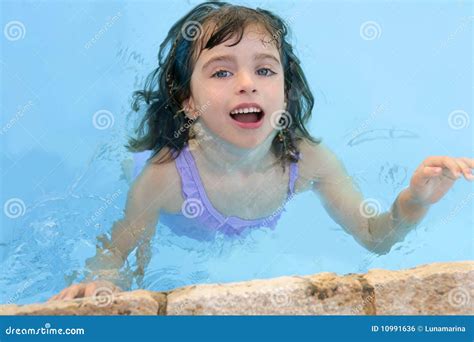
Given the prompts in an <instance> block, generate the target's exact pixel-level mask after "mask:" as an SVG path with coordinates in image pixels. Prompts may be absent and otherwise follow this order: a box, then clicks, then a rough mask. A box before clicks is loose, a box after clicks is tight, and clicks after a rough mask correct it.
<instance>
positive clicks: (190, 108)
mask: <svg viewBox="0 0 474 342" xmlns="http://www.w3.org/2000/svg"><path fill="white" fill-rule="evenodd" d="M182 106H183V111H184V114H185V115H186V116H187V117H188V118H189V119H194V112H195V111H196V110H195V107H194V99H193V97H192V96H190V97H189V98H187V99H186V100H184V101H183V103H182Z"/></svg>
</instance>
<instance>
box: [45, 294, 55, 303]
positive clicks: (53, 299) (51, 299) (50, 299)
mask: <svg viewBox="0 0 474 342" xmlns="http://www.w3.org/2000/svg"><path fill="white" fill-rule="evenodd" d="M57 298H58V295H54V296H52V297H51V298H49V299H48V300H47V301H48V302H52V301H55V300H57Z"/></svg>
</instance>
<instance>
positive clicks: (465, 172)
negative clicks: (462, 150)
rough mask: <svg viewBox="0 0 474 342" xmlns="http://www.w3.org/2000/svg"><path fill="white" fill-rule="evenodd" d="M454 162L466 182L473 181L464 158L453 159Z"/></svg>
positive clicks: (469, 168)
mask: <svg viewBox="0 0 474 342" xmlns="http://www.w3.org/2000/svg"><path fill="white" fill-rule="evenodd" d="M454 162H455V163H456V164H458V166H459V168H460V169H461V172H462V174H463V175H464V178H465V179H466V180H468V181H472V180H473V179H474V175H473V174H472V173H471V167H470V166H469V164H468V161H466V160H465V159H464V158H455V159H454Z"/></svg>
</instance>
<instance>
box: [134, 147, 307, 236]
mask: <svg viewBox="0 0 474 342" xmlns="http://www.w3.org/2000/svg"><path fill="white" fill-rule="evenodd" d="M150 155H151V151H143V152H140V153H135V154H134V161H135V167H134V173H133V176H134V178H135V177H136V176H137V175H138V174H139V173H140V172H141V170H142V169H143V167H144V166H145V164H146V161H147V159H148V158H149V157H150ZM175 162H176V168H177V170H178V173H179V175H180V177H181V185H182V191H183V197H184V199H185V200H184V203H183V205H182V208H181V212H180V213H176V214H172V213H167V212H165V211H162V212H160V219H159V220H160V222H162V223H163V224H165V225H166V226H167V227H169V228H170V229H172V230H173V231H174V232H175V233H177V234H179V235H187V236H190V237H193V238H196V239H200V240H202V239H205V240H208V239H211V238H212V236H214V234H215V233H216V232H217V231H220V232H222V233H224V234H226V235H235V234H240V233H241V232H242V231H244V230H245V229H247V228H257V227H269V228H271V229H275V226H276V224H277V222H278V219H279V218H280V216H281V214H282V212H283V211H285V209H284V208H281V209H279V210H277V211H276V212H274V213H273V214H272V215H270V216H267V217H263V218H259V219H253V220H247V219H243V218H240V217H237V216H225V215H223V214H222V213H220V212H219V211H218V210H217V209H216V208H214V206H213V205H212V203H211V201H210V200H209V198H208V197H207V194H206V191H205V189H204V186H203V183H202V181H201V177H200V176H199V172H198V169H197V166H196V163H195V161H194V158H193V156H192V154H191V152H190V151H189V148H188V145H186V146H185V147H184V149H183V150H182V151H181V153H180V154H179V156H178V157H177V158H176V160H175ZM297 177H298V164H297V163H295V162H293V163H291V164H290V181H289V185H288V195H287V200H289V199H290V198H291V197H292V196H293V193H294V186H295V181H296V179H297Z"/></svg>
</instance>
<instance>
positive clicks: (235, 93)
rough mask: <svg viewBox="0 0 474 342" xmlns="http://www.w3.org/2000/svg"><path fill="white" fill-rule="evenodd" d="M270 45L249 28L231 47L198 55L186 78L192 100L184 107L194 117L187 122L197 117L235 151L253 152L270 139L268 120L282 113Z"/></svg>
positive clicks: (276, 58)
mask: <svg viewBox="0 0 474 342" xmlns="http://www.w3.org/2000/svg"><path fill="white" fill-rule="evenodd" d="M272 39H274V38H273V37H271V36H270V35H269V34H268V32H266V31H265V30H264V29H262V28H259V27H258V26H254V25H253V26H252V25H249V26H248V27H247V28H246V29H245V31H244V35H243V36H242V40H241V41H240V42H239V43H238V44H237V45H235V46H228V45H231V44H233V43H234V42H235V40H236V38H231V39H230V40H228V41H226V42H223V43H221V44H220V45H217V46H215V47H213V48H212V49H210V50H209V49H205V50H203V51H202V52H201V54H200V56H199V58H198V59H197V61H196V63H195V66H194V70H193V73H192V76H191V94H192V95H191V97H190V98H189V99H188V100H187V101H185V103H184V104H185V108H186V107H187V108H191V109H194V110H195V112H194V114H190V115H189V116H190V117H196V116H199V117H200V120H202V121H203V123H204V124H205V125H206V126H207V127H208V128H209V129H210V130H212V132H214V133H215V134H216V135H218V136H219V137H221V138H222V139H224V140H226V141H228V142H229V143H231V144H233V145H235V146H238V147H241V148H253V147H256V146H258V145H259V144H261V143H262V142H263V141H264V140H265V139H266V138H267V137H268V136H269V134H272V133H276V132H275V129H274V127H273V126H274V125H272V123H271V122H272V121H271V117H272V114H273V113H275V112H277V111H281V110H284V109H285V96H284V78H283V68H282V65H281V61H280V54H279V52H278V49H277V48H276V46H275V43H274V41H272ZM236 108H241V109H242V110H241V111H243V112H244V113H236V112H235V109H236ZM244 108H247V109H249V110H247V109H244ZM252 108H253V109H252ZM255 109H256V110H255ZM246 111H249V112H254V113H245V112H246ZM255 111H257V113H255ZM258 111H260V112H258ZM231 112H233V114H231ZM280 113H281V112H280ZM274 118H275V115H273V122H275V119H274Z"/></svg>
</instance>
